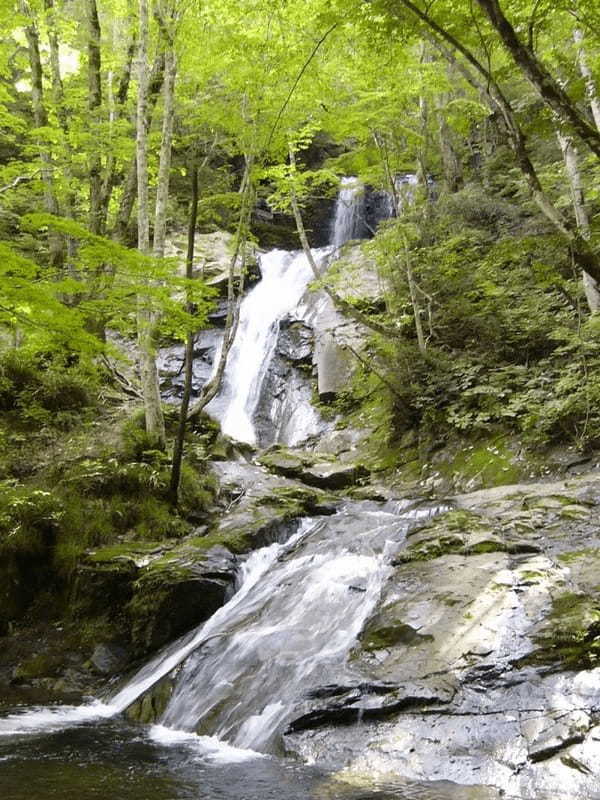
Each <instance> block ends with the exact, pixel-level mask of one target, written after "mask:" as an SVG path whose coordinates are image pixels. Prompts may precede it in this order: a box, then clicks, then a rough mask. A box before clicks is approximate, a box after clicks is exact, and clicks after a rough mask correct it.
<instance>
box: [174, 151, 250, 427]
mask: <svg viewBox="0 0 600 800" xmlns="http://www.w3.org/2000/svg"><path fill="white" fill-rule="evenodd" d="M253 164H254V158H253V156H252V155H249V156H246V167H245V169H244V176H243V178H242V183H241V185H240V195H241V205H240V217H239V220H238V226H237V230H236V235H235V240H234V248H233V254H232V256H231V259H230V261H229V275H228V279H227V318H226V320H225V332H224V334H223V344H222V346H221V352H220V353H219V360H218V363H217V367H216V369H215V371H214V373H213V376H212V377H211V379H210V380H209V381H207V383H205V384H204V386H203V387H202V392H201V394H200V397H199V398H198V400H197V401H196V403H195V404H194V406H193V407H192V408H191V409H190V411H189V413H188V421H189V420H193V419H197V418H198V417H199V416H200V414H201V413H202V412H203V411H204V409H205V408H206V406H207V405H208V404H209V403H210V401H211V400H212V399H213V398H214V397H215V396H216V395H217V393H218V391H219V389H220V388H221V383H222V381H223V375H224V373H225V367H226V366H227V357H228V356H229V351H230V350H231V348H232V346H233V342H234V341H235V336H236V333H237V329H238V323H239V319H240V302H241V298H242V294H243V291H244V277H245V274H244V273H245V260H246V242H247V237H248V228H249V223H250V215H251V213H252V201H253V197H254V187H253V185H252V167H253ZM240 258H241V271H240V280H239V284H238V288H237V292H236V288H235V271H236V270H235V268H236V265H237V263H238V259H240Z"/></svg>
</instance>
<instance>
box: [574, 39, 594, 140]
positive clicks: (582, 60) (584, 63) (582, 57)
mask: <svg viewBox="0 0 600 800" xmlns="http://www.w3.org/2000/svg"><path fill="white" fill-rule="evenodd" d="M573 39H574V40H575V44H576V45H577V64H578V66H579V71H580V72H581V76H582V77H583V80H584V81H585V91H586V94H587V97H588V102H589V104H590V108H591V109H592V116H593V117H594V122H595V124H596V130H597V131H600V99H598V89H597V88H596V81H595V80H594V76H593V75H592V70H591V69H590V66H589V64H588V60H587V53H586V52H585V47H584V46H583V31H581V30H580V29H579V28H575V30H574V31H573Z"/></svg>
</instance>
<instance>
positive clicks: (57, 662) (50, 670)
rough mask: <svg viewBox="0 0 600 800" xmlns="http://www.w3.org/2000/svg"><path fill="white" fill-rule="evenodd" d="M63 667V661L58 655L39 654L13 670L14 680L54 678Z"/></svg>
mask: <svg viewBox="0 0 600 800" xmlns="http://www.w3.org/2000/svg"><path fill="white" fill-rule="evenodd" d="M63 666H64V659H63V657H62V655H61V654H60V653H39V654H38V655H35V656H33V657H32V658H30V659H28V660H27V661H24V662H22V663H21V664H19V666H18V667H17V668H16V669H15V672H14V678H15V679H16V680H30V679H34V678H46V677H50V676H55V675H57V674H58V672H59V670H60V669H61V668H62V667H63Z"/></svg>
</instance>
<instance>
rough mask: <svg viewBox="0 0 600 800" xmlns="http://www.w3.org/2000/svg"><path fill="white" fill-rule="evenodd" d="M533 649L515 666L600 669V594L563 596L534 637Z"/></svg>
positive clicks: (554, 603) (569, 593) (556, 602)
mask: <svg viewBox="0 0 600 800" xmlns="http://www.w3.org/2000/svg"><path fill="white" fill-rule="evenodd" d="M534 642H535V644H536V649H535V650H534V651H533V652H532V653H531V654H530V655H528V656H526V657H525V658H524V659H521V661H520V662H519V664H518V666H523V665H526V664H535V665H556V666H560V667H562V668H563V669H575V670H581V669H593V668H595V667H598V666H599V665H600V594H597V595H590V594H589V593H586V592H564V593H563V594H560V595H558V596H556V597H555V598H554V599H553V601H552V609H551V610H550V612H549V613H548V615H547V616H546V619H545V622H544V624H543V626H542V628H541V630H540V631H539V632H538V634H537V635H536V636H535V637H534Z"/></svg>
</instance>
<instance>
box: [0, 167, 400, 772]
mask: <svg viewBox="0 0 600 800" xmlns="http://www.w3.org/2000/svg"><path fill="white" fill-rule="evenodd" d="M361 203H362V187H360V185H359V184H358V183H357V182H356V181H355V180H353V179H344V181H343V188H342V190H341V192H340V196H339V198H338V203H337V206H336V217H335V222H334V226H333V242H334V244H335V245H336V246H340V245H341V244H343V243H344V242H345V241H347V240H348V239H350V238H353V237H354V236H356V235H357V230H358V219H359V217H358V209H359V208H360V206H361ZM331 252H332V250H331V248H323V249H321V250H315V251H313V253H314V255H315V258H316V260H317V262H318V263H319V265H320V266H322V265H323V263H324V262H325V260H326V259H327V258H328V257H329V255H330V253H331ZM261 272H262V276H263V277H262V280H261V282H260V283H259V284H258V285H257V286H256V287H255V288H254V289H253V290H252V291H251V292H249V294H248V296H247V297H246V298H245V300H244V301H243V303H242V306H241V313H240V323H239V328H238V333H237V337H236V341H235V343H234V346H233V348H232V350H231V352H230V355H229V359H228V365H227V370H226V373H225V381H224V387H223V391H222V392H221V395H220V397H219V398H217V399H216V400H215V401H214V404H211V405H212V408H211V411H213V413H215V414H216V415H217V416H219V417H220V419H221V421H222V428H223V430H224V431H225V433H227V434H229V435H230V436H232V437H233V438H236V439H239V440H242V441H247V442H251V443H253V442H254V441H255V438H256V436H255V431H254V426H253V422H252V416H253V412H254V411H255V407H256V403H257V400H258V397H259V395H260V387H261V382H262V380H263V378H264V374H265V371H266V369H267V366H268V364H269V362H270V359H271V357H272V354H273V349H274V347H275V345H276V341H277V333H278V325H279V321H280V320H281V319H282V318H283V317H284V316H285V315H286V314H289V313H290V312H291V311H293V310H294V309H295V308H296V306H297V305H298V303H299V301H300V299H301V297H302V295H303V294H304V292H305V290H306V287H307V286H308V283H309V282H310V281H311V280H312V278H313V274H312V271H311V268H310V265H309V264H308V262H307V259H306V258H305V256H304V255H303V254H302V253H300V252H292V253H288V252H285V251H281V250H274V251H271V252H270V253H267V254H266V255H264V256H263V257H262V259H261ZM305 420H306V414H303V413H299V414H298V421H299V423H298V424H300V425H304V424H305ZM376 517H377V524H376V525H373V524H371V522H370V521H369V518H368V514H367V515H366V516H365V518H364V519H363V520H362V522H361V524H360V530H359V531H356V530H355V531H354V533H352V526H351V525H350V527H349V528H348V520H347V519H344V515H341V516H340V517H339V518H335V520H326V521H322V522H319V523H318V524H313V523H311V522H310V521H308V520H307V521H305V522H304V523H303V525H302V526H301V527H300V529H299V530H298V532H297V533H295V534H294V535H293V536H292V537H291V538H290V540H289V541H288V542H287V544H286V545H278V544H274V545H271V546H270V547H265V548H262V549H260V550H258V551H256V552H255V553H253V554H252V555H251V556H250V557H249V558H248V559H247V561H246V562H245V564H244V566H243V568H242V570H241V575H240V580H239V588H238V591H237V593H236V594H235V595H234V596H233V597H232V598H231V600H230V601H229V602H228V603H227V604H226V605H224V606H223V607H222V608H221V609H220V610H219V611H217V612H216V613H215V614H214V615H213V616H212V617H211V618H210V619H209V620H208V621H207V622H206V623H204V624H203V625H201V626H200V627H199V628H197V629H196V630H194V631H192V632H191V633H189V634H188V635H186V636H185V637H182V639H180V640H178V641H177V642H175V643H174V644H172V645H170V646H169V647H167V648H166V649H165V650H164V651H163V652H162V653H160V654H159V655H158V656H157V657H155V658H154V659H152V660H151V661H150V662H149V663H148V664H147V665H146V666H145V667H143V668H142V669H141V670H140V671H139V672H138V673H137V674H136V675H135V676H134V677H133V679H132V680H130V681H129V682H128V684H127V685H126V686H125V687H124V688H123V689H122V690H121V691H119V692H118V693H117V694H116V695H115V696H114V697H113V698H112V699H111V700H110V702H108V703H100V702H94V703H90V704H87V705H83V706H62V707H55V708H52V707H50V708H34V709H29V710H28V711H26V712H24V713H22V714H12V715H10V716H8V717H5V718H3V719H0V735H5V736H9V735H10V736H14V735H29V734H33V733H36V732H40V731H45V732H48V731H54V730H60V729H62V728H65V727H70V726H74V725H78V724H83V723H87V722H91V721H94V720H97V719H107V718H110V717H112V716H115V715H117V714H119V713H121V712H122V711H124V710H125V709H127V708H128V707H129V706H130V705H131V704H132V703H133V702H135V700H136V699H138V698H139V697H141V696H142V695H143V694H144V693H145V692H147V691H148V690H149V689H150V688H151V687H152V686H154V685H155V684H156V683H157V682H158V681H160V680H161V679H162V678H163V677H165V676H166V675H168V674H170V673H171V674H172V673H173V671H174V670H175V669H176V668H177V667H179V665H182V664H183V667H182V669H181V672H180V675H179V678H178V682H177V685H176V687H175V690H174V693H173V696H172V698H171V701H170V703H169V705H168V707H167V709H166V711H165V714H164V717H163V719H162V720H161V725H158V726H155V727H154V728H152V733H151V735H152V736H153V737H155V738H156V739H157V740H160V741H162V742H163V743H164V742H180V741H181V740H182V734H180V733H175V732H174V731H175V730H176V729H184V731H186V733H184V734H183V736H184V738H185V740H186V741H189V742H190V743H193V744H194V746H197V747H198V749H199V750H200V751H202V752H203V753H204V754H206V753H211V752H212V753H213V755H214V757H215V758H222V759H224V760H228V759H233V760H236V759H239V758H244V757H247V753H248V748H250V747H252V748H256V747H259V748H263V749H267V748H268V746H269V744H270V742H271V741H272V740H273V737H275V736H276V735H277V734H278V733H279V732H281V730H282V729H283V727H284V726H285V723H286V721H287V720H289V719H291V716H292V715H293V711H294V708H295V706H296V705H297V704H298V703H299V702H301V699H302V695H303V693H304V692H305V691H306V690H308V689H310V688H311V687H312V686H313V685H314V684H315V683H318V682H319V676H320V674H321V673H322V672H323V670H325V671H332V670H333V671H335V670H336V669H338V668H341V667H342V665H343V663H344V661H345V658H346V656H347V653H348V650H349V649H350V648H351V646H352V644H353V643H354V641H355V640H356V637H357V636H358V634H359V633H360V630H361V629H362V627H363V625H364V622H365V620H366V619H367V617H368V616H369V614H370V613H371V611H372V609H373V607H374V605H375V603H376V601H377V598H378V596H379V593H380V590H381V586H382V584H383V581H384V580H385V579H386V577H387V574H388V567H387V566H386V565H385V562H384V550H385V547H384V545H385V540H381V536H382V535H383V534H385V533H386V531H388V529H389V530H390V532H391V533H392V535H393V538H396V537H397V535H398V530H399V531H400V533H401V534H402V535H403V534H404V532H405V529H406V525H407V520H409V519H410V517H409V516H408V515H405V514H403V515H402V516H401V517H398V516H396V515H395V514H393V513H392V514H390V513H382V512H380V513H379V514H377V515H376ZM382 520H383V522H382ZM305 540H306V543H305ZM296 549H297V550H298V551H299V552H298V553H297V552H296ZM195 730H201V732H202V733H206V734H207V735H206V736H196V735H195V734H193V733H192V732H193V731H195ZM223 740H226V741H225V742H224V741H223ZM244 754H246V755H244Z"/></svg>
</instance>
